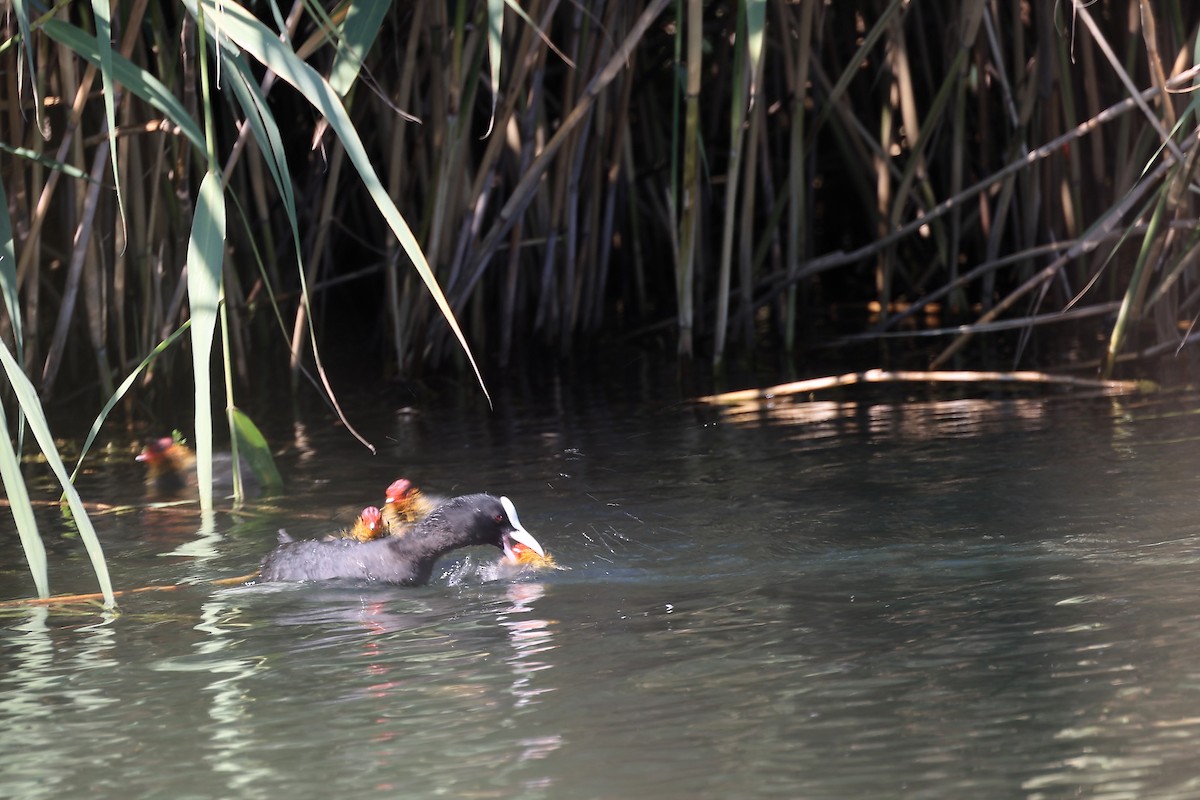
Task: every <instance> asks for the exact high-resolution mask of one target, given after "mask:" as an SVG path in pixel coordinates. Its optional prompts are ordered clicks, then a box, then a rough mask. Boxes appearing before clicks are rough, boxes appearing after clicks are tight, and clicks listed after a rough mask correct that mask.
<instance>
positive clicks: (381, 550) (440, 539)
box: [259, 494, 545, 586]
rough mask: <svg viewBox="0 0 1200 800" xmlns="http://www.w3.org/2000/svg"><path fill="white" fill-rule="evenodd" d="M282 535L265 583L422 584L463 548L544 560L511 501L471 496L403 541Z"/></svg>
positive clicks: (265, 569)
mask: <svg viewBox="0 0 1200 800" xmlns="http://www.w3.org/2000/svg"><path fill="white" fill-rule="evenodd" d="M284 537H287V534H281V536H280V540H281V542H282V543H281V544H280V545H279V546H278V547H276V548H275V549H274V550H272V551H271V553H270V554H268V555H267V557H266V558H265V559H263V562H262V570H261V572H260V575H259V578H260V580H263V581H321V580H332V579H337V578H344V579H351V580H366V581H382V582H385V583H399V584H405V585H408V586H416V585H419V584H423V583H425V582H427V581H428V580H429V577H430V575H431V574H432V573H433V565H434V563H435V562H436V561H437V560H438V559H439V558H441V557H442V556H443V555H445V554H446V553H448V552H450V551H451V550H455V549H458V548H460V547H469V546H471V545H481V544H490V545H493V546H495V547H498V548H500V549H501V550H503V551H504V552H505V555H506V556H508V557H509V558H510V559H512V560H514V561H515V560H516V556H515V554H514V553H513V547H514V545H516V544H520V545H523V546H525V547H527V548H529V549H530V550H532V551H534V552H536V553H538V554H542V555H544V554H545V551H544V550H543V549H542V546H541V545H540V544H538V541H537V539H535V538H533V536H532V535H531V534H530V533H529V531H527V530H525V528H523V527H522V526H521V522H520V520H519V519H517V509H516V507H514V506H513V504H512V501H511V500H509V499H508V498H507V497H493V496H492V495H489V494H470V495H464V496H462V497H455V498H453V499H451V500H448V501H447V502H445V503H443V504H442V505H440V506H438V507H437V508H436V509H434V511H433V512H432V513H430V514H429V516H427V517H425V518H424V519H423V520H421V521H420V522H418V523H417V524H416V525H415V526H414V527H413V528H412V529H411V530H410V531H408V532H407V533H406V534H405V535H403V536H385V537H383V538H380V539H375V540H373V541H367V542H360V541H357V540H355V539H335V540H332V541H330V540H320V539H305V540H303V541H293V540H292V539H291V537H287V538H284Z"/></svg>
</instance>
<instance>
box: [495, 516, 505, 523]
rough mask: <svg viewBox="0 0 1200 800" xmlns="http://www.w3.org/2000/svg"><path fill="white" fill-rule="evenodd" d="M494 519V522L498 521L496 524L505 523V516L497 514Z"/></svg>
mask: <svg viewBox="0 0 1200 800" xmlns="http://www.w3.org/2000/svg"><path fill="white" fill-rule="evenodd" d="M493 519H494V520H496V522H497V523H501V522H504V515H503V514H497V515H496V516H495V517H493Z"/></svg>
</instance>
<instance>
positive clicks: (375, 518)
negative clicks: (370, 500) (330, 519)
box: [279, 506, 387, 544]
mask: <svg viewBox="0 0 1200 800" xmlns="http://www.w3.org/2000/svg"><path fill="white" fill-rule="evenodd" d="M386 534H387V531H386V530H385V529H384V527H383V512H381V511H380V510H379V509H378V508H376V507H375V506H367V507H366V508H364V509H363V510H362V513H360V514H359V515H358V519H356V520H354V524H353V525H351V526H350V527H349V528H346V529H344V530H341V531H339V532H337V533H331V534H329V535H328V536H323V537H321V541H323V542H336V541H337V540H338V539H351V540H353V541H356V542H369V541H371V540H372V539H378V538H379V537H380V536H385V535H386ZM294 541H296V540H295V539H293V538H292V537H291V536H289V535H288V533H287V531H280V532H279V542H280V544H287V543H289V542H294Z"/></svg>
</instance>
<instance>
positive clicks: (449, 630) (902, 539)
mask: <svg viewBox="0 0 1200 800" xmlns="http://www.w3.org/2000/svg"><path fill="white" fill-rule="evenodd" d="M554 402H556V403H558V402H560V400H555V401H554ZM563 408H564V409H565V413H564V414H563V415H561V416H555V415H553V414H549V413H546V414H540V415H536V416H534V415H521V414H518V413H514V412H512V411H511V410H510V411H508V412H503V413H501V414H498V415H497V416H498V418H499V419H498V420H496V419H484V420H482V421H481V419H482V418H475V417H473V416H472V417H469V418H466V419H459V418H457V417H455V418H454V419H452V420H449V421H446V420H438V419H436V418H431V417H429V416H425V417H424V418H422V417H419V416H412V415H408V416H406V418H405V419H403V420H400V419H396V420H389V423H388V424H389V425H392V426H393V427H394V430H395V431H396V437H395V442H394V445H395V447H396V448H397V452H394V453H391V454H390V456H388V457H386V460H385V459H380V460H379V461H378V462H376V461H370V462H363V461H362V460H361V458H360V457H359V454H357V452H356V454H354V455H353V456H347V455H344V456H342V457H341V459H340V460H339V458H338V457H337V456H336V455H335V456H334V457H332V458H331V457H330V455H329V451H328V450H327V449H326V448H328V442H326V441H322V439H321V437H320V436H317V435H314V432H313V431H311V430H307V431H304V432H303V435H304V436H305V437H308V438H307V439H306V447H307V448H309V453H310V454H309V455H307V456H301V457H298V459H297V461H298V464H299V472H300V474H301V475H302V476H304V475H308V474H309V472H310V471H311V476H310V477H311V478H312V482H311V484H306V485H311V486H312V487H319V490H314V491H312V492H304V493H298V494H297V495H296V496H293V497H291V498H289V499H288V502H287V503H286V504H284V505H285V506H286V508H285V509H284V510H283V511H281V512H280V513H281V514H285V513H286V514H295V518H288V519H282V520H275V519H269V520H260V521H259V522H258V523H256V524H250V523H247V522H239V521H236V520H233V519H231V518H229V517H226V516H220V515H219V516H218V518H217V526H216V533H217V534H219V535H220V536H221V537H222V538H221V540H220V541H219V543H217V544H216V545H215V546H214V547H213V549H212V551H211V552H210V553H208V554H207V556H206V557H202V558H187V559H179V560H167V559H162V558H160V557H159V555H158V554H159V553H160V552H163V551H169V550H171V549H172V548H175V547H178V546H179V544H180V541H184V540H183V539H179V538H176V539H172V540H169V541H168V540H166V539H163V538H155V537H154V534H155V533H156V531H155V530H144V531H142V530H139V529H138V526H137V525H136V524H132V523H131V524H129V525H127V526H124V527H123V528H122V527H120V526H116V525H113V526H112V529H111V530H109V531H105V533H104V534H103V535H108V536H110V537H113V538H111V539H109V540H107V541H106V546H107V545H108V544H109V543H110V542H113V543H115V544H116V545H118V546H116V547H114V548H112V550H113V551H115V552H116V553H117V556H116V558H115V559H114V562H115V564H116V566H117V568H118V571H119V572H122V573H124V574H125V575H127V576H128V575H131V574H132V575H138V574H139V571H140V572H146V573H151V574H154V575H156V576H157V575H158V573H160V572H162V571H164V569H173V570H174V575H175V576H177V575H178V574H179V573H181V572H187V573H189V574H190V575H194V577H196V578H203V577H224V576H227V575H230V574H240V573H243V572H246V571H248V570H249V569H252V568H253V565H254V564H256V563H257V561H258V559H259V558H260V557H261V556H262V554H263V553H264V552H266V551H267V550H268V549H269V548H270V546H271V544H272V542H273V538H274V531H275V528H277V527H279V525H281V524H282V525H287V526H288V527H289V528H294V530H293V533H295V534H297V535H299V536H301V537H303V536H310V535H319V534H320V533H321V532H323V529H320V526H321V525H322V524H323V523H322V519H333V518H335V517H336V516H337V515H336V514H335V513H334V510H333V509H334V506H335V505H336V504H338V503H340V502H342V500H343V499H347V500H352V501H353V502H354V503H357V504H358V505H359V506H361V504H362V502H363V501H362V498H361V496H360V495H361V494H362V491H361V487H363V486H376V485H378V486H379V487H382V486H385V485H386V484H387V482H388V481H389V480H391V479H394V477H395V475H396V474H397V472H398V470H401V471H403V470H407V469H408V468H409V467H410V466H412V465H417V466H419V467H420V468H421V469H422V470H423V471H424V472H423V473H422V474H421V475H417V476H416V477H418V478H420V479H422V482H427V483H428V484H429V485H430V487H431V488H437V489H447V488H452V487H455V486H460V485H462V486H463V487H464V489H465V488H467V487H468V486H469V488H470V489H472V490H474V489H478V488H494V487H503V489H504V490H505V491H506V492H509V493H511V494H512V495H513V496H514V497H516V498H517V502H518V506H519V507H520V508H521V512H522V518H523V519H524V520H525V521H526V523H527V524H528V525H529V526H530V530H533V531H534V532H535V534H536V535H537V536H538V538H539V540H541V541H543V542H544V543H545V544H546V545H547V547H548V548H549V549H550V551H551V552H552V553H553V554H554V556H555V558H556V559H557V560H558V561H559V563H561V564H563V565H564V566H566V567H569V568H570V569H569V570H564V571H548V572H543V573H537V574H534V575H529V574H522V573H516V574H508V573H502V572H499V571H495V570H492V569H491V568H492V567H493V566H494V559H495V553H494V552H491V551H488V552H487V553H486V556H485V555H481V554H482V553H484V552H485V551H475V552H472V553H470V554H469V555H466V556H464V557H462V558H458V559H450V560H447V561H446V562H445V564H444V565H443V567H442V569H441V571H440V572H439V573H438V574H437V576H436V578H435V580H434V581H433V584H432V585H431V586H428V587H421V588H415V589H405V588H398V587H384V586H362V585H357V586H334V585H323V586H313V585H288V586H282V585H281V586H252V587H245V588H236V589H216V588H213V587H209V586H192V587H188V588H187V589H184V590H181V591H179V592H173V593H169V594H166V595H160V596H156V597H150V596H137V597H136V598H133V599H131V600H130V601H129V602H128V603H127V604H126V605H125V606H124V607H123V613H122V615H121V616H119V617H115V618H112V619H109V620H100V621H99V622H98V624H97V625H95V626H87V627H81V626H80V619H79V618H78V617H76V616H72V615H71V614H69V613H61V612H51V611H47V610H32V611H29V612H21V614H20V615H19V616H9V617H7V618H6V619H5V621H4V630H3V636H4V638H3V641H2V646H3V648H4V649H3V651H2V653H0V656H2V657H3V659H4V663H5V666H6V669H5V670H4V671H3V673H0V687H2V688H3V692H0V723H2V724H0V748H2V752H3V753H4V754H5V755H4V756H3V758H5V765H4V766H5V769H4V770H3V771H0V794H14V795H17V796H33V797H47V796H54V797H64V796H76V795H82V794H84V793H86V792H89V791H91V792H93V793H95V792H96V791H97V790H95V789H94V787H97V786H98V787H101V788H100V789H99V791H101V792H103V791H108V792H109V793H116V792H120V793H122V794H124V795H130V796H168V795H171V796H174V795H176V794H186V793H190V794H192V795H196V796H220V797H279V796H303V795H321V796H323V795H325V794H328V793H330V792H331V791H337V792H340V793H343V794H346V795H349V796H355V797H372V796H389V797H394V796H398V795H401V796H406V797H408V796H411V797H429V796H470V797H533V798H543V797H544V798H553V800H563V799H565V800H572V799H573V798H593V797H659V796H661V797H681V796H694V797H697V798H702V797H704V798H706V797H890V796H896V795H897V794H902V795H904V796H912V797H922V798H932V799H933V800H941V799H942V798H945V800H957V798H963V797H970V798H993V797H994V798H1008V797H1022V798H1056V797H1065V796H1079V795H1083V796H1106V797H1114V798H1116V797H1164V798H1165V797H1193V796H1200V783H1198V779H1197V771H1196V768H1195V766H1194V763H1195V751H1196V747H1197V745H1198V744H1200V666H1198V665H1200V612H1197V611H1196V608H1195V601H1194V597H1195V586H1196V583H1197V580H1200V532H1198V530H1197V525H1196V522H1195V513H1194V512H1195V477H1194V476H1195V475H1196V474H1197V473H1198V472H1200V450H1198V449H1197V448H1195V446H1194V440H1195V439H1196V438H1197V437H1196V435H1195V434H1196V433H1197V430H1198V425H1200V423H1197V422H1195V421H1194V420H1200V416H1197V415H1187V416H1174V417H1172V416H1169V415H1168V411H1169V409H1162V408H1152V407H1149V406H1144V405H1139V406H1137V407H1132V406H1128V405H1125V406H1122V405H1120V404H1115V403H1113V401H1109V400H1103V401H1096V402H1086V401H1084V402H1074V401H1063V400H1061V399H1056V398H1040V399H1023V398H1015V399H999V400H962V399H955V400H949V401H944V402H942V401H938V402H917V403H894V402H889V403H880V402H873V401H870V400H869V399H862V398H856V399H855V401H853V402H839V403H813V404H808V405H807V406H805V407H804V408H791V409H783V408H782V406H780V407H777V408H769V409H763V408H756V409H754V410H753V411H752V412H751V411H746V412H735V413H731V414H727V415H718V414H714V413H712V412H711V411H709V410H707V409H705V410H703V411H700V412H697V411H695V410H694V409H691V408H687V409H678V408H675V409H671V410H669V411H662V410H661V409H655V410H653V411H651V412H647V411H645V410H642V409H629V408H625V409H612V408H606V409H602V410H601V411H597V412H595V413H593V414H592V415H591V416H589V415H588V413H590V412H588V413H585V412H581V411H578V410H575V411H572V410H571V409H570V407H569V405H567V404H564V405H563ZM450 423H453V424H450ZM298 435H300V434H298ZM401 448H403V452H401V451H400V450H401ZM331 464H332V465H333V467H332V468H331V466H330V465H331ZM464 465H469V468H467V467H465V466H464ZM318 473H319V474H318ZM426 473H427V475H428V480H427V481H425V480H424V479H425V478H426ZM334 474H336V475H338V476H339V477H343V476H351V477H348V478H346V479H345V480H340V481H330V479H329V476H330V475H334ZM377 478H378V480H376V479H377ZM307 479H308V478H304V480H307ZM322 515H324V517H323V516H322ZM306 526H307V527H306ZM145 527H146V528H147V529H149V528H152V527H153V526H152V525H151V524H149V523H147V524H146V525H145ZM195 532H196V525H195V524H192V527H191V528H190V529H189V530H188V531H186V536H187V537H192V536H194V534H195ZM187 541H190V540H187ZM59 546H60V547H61V548H62V549H61V551H60V552H59V553H58V554H57V555H56V557H57V558H59V559H63V560H65V559H67V558H68V557H69V556H70V553H71V549H70V548H68V547H64V546H62V545H61V543H60V544H59ZM198 555H202V556H203V555H205V554H198ZM164 564H165V567H164ZM79 569H80V570H81V571H82V570H86V564H82V563H81V564H80V566H79ZM92 621H93V618H92V617H90V616H89V617H87V618H86V622H88V623H91V622H92ZM9 753H21V754H30V753H36V755H37V758H36V759H35V758H24V759H20V760H18V761H13V760H11V759H9V757H8V755H7V754H9ZM10 764H11V765H13V766H12V767H11V768H10ZM147 764H149V765H156V766H151V767H147V766H145V765H147ZM157 765H167V766H166V767H162V766H157ZM613 765H618V766H617V767H614V766H613Z"/></svg>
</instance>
